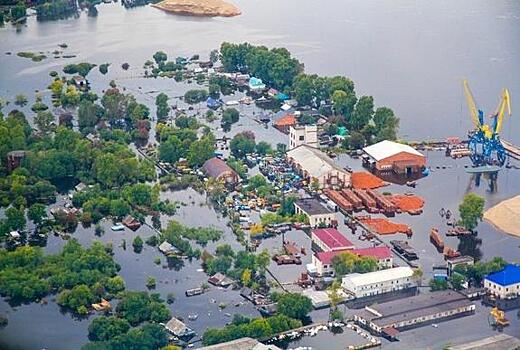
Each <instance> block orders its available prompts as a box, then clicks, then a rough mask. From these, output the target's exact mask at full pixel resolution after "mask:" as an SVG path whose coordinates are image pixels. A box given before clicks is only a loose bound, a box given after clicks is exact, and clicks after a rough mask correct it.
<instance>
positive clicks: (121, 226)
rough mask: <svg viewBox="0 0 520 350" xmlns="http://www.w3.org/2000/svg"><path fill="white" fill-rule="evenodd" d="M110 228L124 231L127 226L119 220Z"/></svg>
mask: <svg viewBox="0 0 520 350" xmlns="http://www.w3.org/2000/svg"><path fill="white" fill-rule="evenodd" d="M110 229H111V230H112V231H124V229H125V226H123V224H122V223H120V222H118V223H117V224H115V225H113V226H112V227H110Z"/></svg>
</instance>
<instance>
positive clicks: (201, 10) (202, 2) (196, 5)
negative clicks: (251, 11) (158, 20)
mask: <svg viewBox="0 0 520 350" xmlns="http://www.w3.org/2000/svg"><path fill="white" fill-rule="evenodd" d="M152 6H154V7H157V8H158V9H161V10H164V11H166V12H171V13H176V14H180V15H187V16H204V17H216V16H220V17H233V16H238V15H240V14H241V12H240V9H239V8H238V7H236V6H234V5H232V4H229V3H227V2H225V1H223V0H164V1H161V2H160V3H158V4H155V5H152Z"/></svg>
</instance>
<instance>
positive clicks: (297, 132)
mask: <svg viewBox="0 0 520 350" xmlns="http://www.w3.org/2000/svg"><path fill="white" fill-rule="evenodd" d="M299 145H309V146H311V147H318V126H317V125H294V126H290V127H289V149H290V150H291V149H293V148H296V147H298V146H299Z"/></svg>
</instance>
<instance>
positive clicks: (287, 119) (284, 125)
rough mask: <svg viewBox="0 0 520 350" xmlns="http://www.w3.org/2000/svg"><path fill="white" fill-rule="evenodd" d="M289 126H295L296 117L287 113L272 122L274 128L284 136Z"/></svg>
mask: <svg viewBox="0 0 520 350" xmlns="http://www.w3.org/2000/svg"><path fill="white" fill-rule="evenodd" d="M291 126H293V127H294V126H296V117H295V116H294V114H292V113H288V114H286V115H284V116H283V117H281V118H280V119H278V120H277V121H275V122H274V127H275V128H276V129H278V130H279V131H281V132H283V133H284V134H288V133H289V130H290V128H291Z"/></svg>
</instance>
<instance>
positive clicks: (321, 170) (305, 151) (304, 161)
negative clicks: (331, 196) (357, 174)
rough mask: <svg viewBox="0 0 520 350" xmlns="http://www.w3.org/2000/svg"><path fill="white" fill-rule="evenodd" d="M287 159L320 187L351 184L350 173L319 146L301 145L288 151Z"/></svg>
mask: <svg viewBox="0 0 520 350" xmlns="http://www.w3.org/2000/svg"><path fill="white" fill-rule="evenodd" d="M287 159H288V161H289V162H290V163H292V164H293V167H294V168H295V169H296V171H298V172H299V173H300V174H301V175H302V176H303V177H304V178H308V179H310V180H311V181H318V182H319V184H320V187H322V188H323V187H332V186H339V187H342V186H350V175H351V174H350V173H349V172H348V171H346V170H345V169H343V168H342V167H340V166H339V165H337V164H336V163H335V162H334V161H333V160H332V159H331V158H330V157H329V156H327V155H326V154H325V153H324V152H322V151H320V150H319V149H317V148H314V147H311V146H308V145H305V144H304V145H300V146H298V147H295V148H293V149H291V150H290V151H288V152H287Z"/></svg>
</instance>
